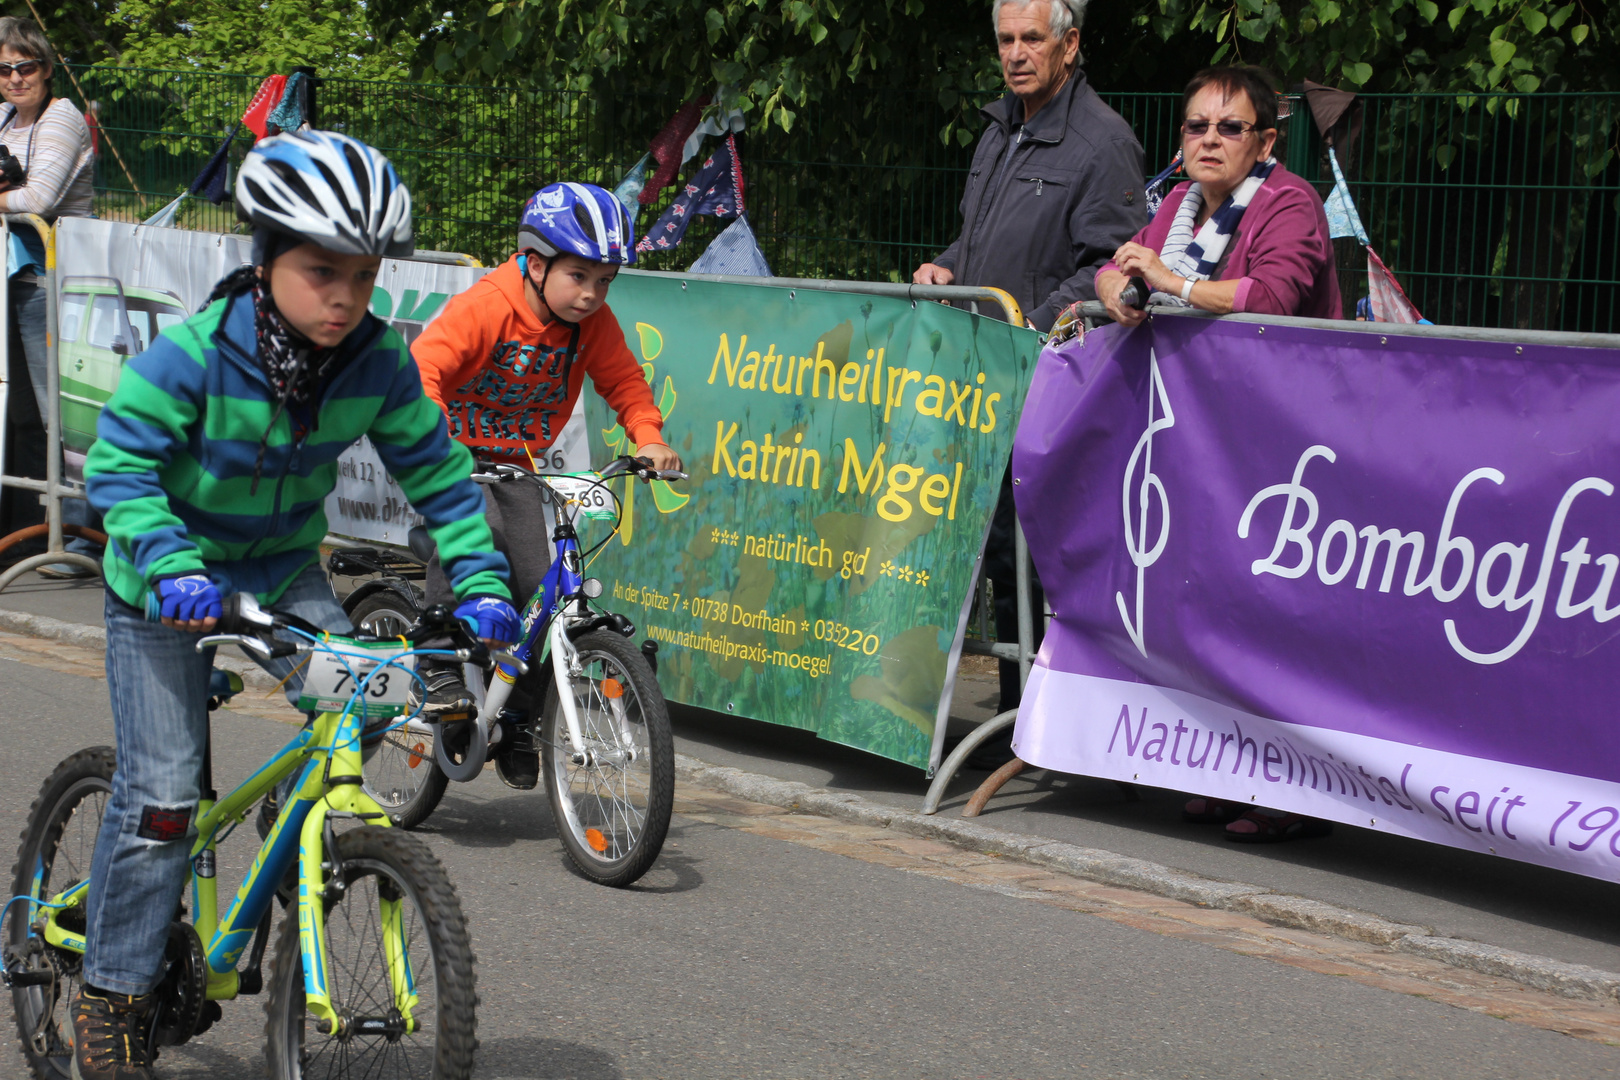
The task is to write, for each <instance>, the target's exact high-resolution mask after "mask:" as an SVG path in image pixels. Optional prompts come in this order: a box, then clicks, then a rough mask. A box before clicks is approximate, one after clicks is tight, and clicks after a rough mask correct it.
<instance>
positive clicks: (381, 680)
mask: <svg viewBox="0 0 1620 1080" xmlns="http://www.w3.org/2000/svg"><path fill="white" fill-rule="evenodd" d="M330 644H331V645H332V646H333V647H334V648H336V649H338V650H340V651H341V652H342V653H343V654H344V655H342V656H338V655H335V654H333V653H330V652H327V651H325V650H324V649H323V650H319V651H316V652H312V653H310V654H309V666H308V669H307V670H306V672H305V675H304V689H303V693H302V694H301V695H300V696H299V698H298V707H299V708H300V709H302V710H304V711H305V712H342V711H343V710H345V709H347V708H348V707H349V701H350V699H351V698H353V697H354V691H355V683H356V681H359V682H361V683H364V684H365V704H364V706H363V707H362V705H361V703H360V702H359V701H356V702H355V712H356V713H357V714H359V715H362V716H363V717H364V718H365V719H367V720H381V719H386V718H388V717H390V716H398V715H399V714H400V713H402V712H405V711H406V709H407V703H406V696H407V695H408V694H409V693H410V689H411V674H410V669H413V668H415V667H416V658H415V657H407V658H406V659H404V660H401V661H400V662H399V664H398V665H396V666H394V667H390V668H387V669H385V670H383V671H377V670H376V669H377V668H378V667H379V666H381V665H383V664H386V663H387V662H388V661H389V660H391V659H392V658H394V657H395V656H398V655H399V654H400V653H402V652H406V651H408V650H409V649H410V646H408V645H405V644H404V643H402V642H398V641H380V642H359V641H351V640H349V639H348V638H340V637H334V638H331V639H330ZM374 671H375V672H376V674H374V675H373V674H372V672H374ZM368 675H370V676H371V678H370V680H369V681H368V680H367V678H366V676H368Z"/></svg>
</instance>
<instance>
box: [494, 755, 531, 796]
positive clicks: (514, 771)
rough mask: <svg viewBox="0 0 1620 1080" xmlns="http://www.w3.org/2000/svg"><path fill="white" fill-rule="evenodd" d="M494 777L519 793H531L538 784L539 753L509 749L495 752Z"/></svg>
mask: <svg viewBox="0 0 1620 1080" xmlns="http://www.w3.org/2000/svg"><path fill="white" fill-rule="evenodd" d="M495 775H496V776H498V777H500V778H501V783H503V784H505V785H506V786H507V787H511V788H517V789H518V790H519V791H532V790H533V789H534V786H535V785H536V784H538V783H539V782H540V753H539V751H537V750H521V749H519V748H518V747H515V746H513V747H509V748H505V749H501V750H496V751H495Z"/></svg>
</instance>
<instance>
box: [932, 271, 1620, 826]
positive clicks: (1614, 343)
mask: <svg viewBox="0 0 1620 1080" xmlns="http://www.w3.org/2000/svg"><path fill="white" fill-rule="evenodd" d="M1148 312H1149V314H1151V315H1165V316H1169V317H1172V318H1189V319H1222V320H1225V321H1228V322H1241V323H1260V324H1264V325H1267V326H1298V327H1305V328H1310V329H1316V330H1338V331H1350V332H1353V333H1363V334H1377V335H1378V336H1379V337H1381V338H1385V339H1387V338H1391V337H1416V338H1425V337H1428V338H1437V339H1441V340H1446V341H1496V342H1505V343H1508V344H1521V345H1562V346H1567V347H1574V348H1588V349H1610V350H1620V334H1592V333H1580V332H1570V331H1561V330H1497V329H1491V328H1488V327H1478V326H1425V325H1417V324H1412V323H1387V322H1361V321H1356V320H1349V319H1305V318H1295V317H1290V316H1281V315H1252V314H1243V313H1232V314H1228V315H1216V314H1214V313H1213V312H1208V311H1199V310H1197V309H1196V308H1184V307H1173V306H1165V307H1161V306H1159V305H1149V307H1148ZM1080 315H1081V318H1082V326H1083V328H1084V329H1085V330H1088V331H1089V330H1092V329H1095V328H1096V327H1097V326H1099V325H1101V324H1103V323H1109V322H1112V321H1113V316H1111V315H1110V314H1108V308H1107V307H1106V306H1105V305H1104V304H1102V303H1101V302H1100V301H1096V300H1090V301H1087V302H1086V303H1084V304H1082V305H1081V308H1080ZM1028 570H1029V551H1028V548H1027V547H1026V546H1025V543H1024V530H1023V526H1022V524H1020V525H1019V528H1018V605H1019V606H1018V631H1019V641H1020V643H1022V642H1026V641H1028V640H1029V628H1030V625H1031V624H1030V622H1029V621H1028V620H1029V617H1030V602H1029V588H1028ZM981 587H982V586H981ZM1043 617H1049V613H1045V612H1043ZM981 618H982V617H981ZM963 651H964V652H967V651H970V650H969V648H968V646H967V645H966V644H964V645H963ZM971 651H974V652H980V651H989V652H991V653H992V654H993V655H997V656H1003V655H1004V656H1008V657H1009V658H1010V657H1012V656H1013V655H1014V653H1015V652H1016V653H1017V659H1018V660H1019V663H1020V667H1021V672H1020V674H1021V676H1022V679H1024V680H1027V679H1028V677H1029V664H1028V659H1027V658H1028V657H1030V656H1032V655H1033V654H1031V653H1030V652H1029V651H1028V650H1026V649H1023V648H1021V647H1020V648H1018V649H1013V648H1012V647H1011V646H1001V645H992V646H990V647H989V649H988V650H986V649H983V648H974V649H972V650H971ZM1017 719H1018V711H1017V710H1016V709H1014V710H1012V711H1010V712H1004V713H1001V714H999V715H997V716H995V717H994V718H992V719H990V720H987V721H986V722H985V723H983V724H981V725H980V726H979V727H978V728H976V729H974V731H973V733H972V734H970V735H969V736H968V737H967V738H966V739H964V740H963V741H962V743H961V744H960V745H959V746H958V747H957V748H956V749H955V750H954V751H953V752H952V753H951V756H950V757H948V758H946V759H945V762H944V764H942V765H941V766H940V768H939V771H938V772H937V773H936V774H935V776H934V781H933V784H932V785H931V786H930V787H929V789H928V796H927V798H925V799H924V800H923V813H925V814H932V813H935V812H937V811H938V810H939V804H940V801H941V800H942V799H943V798H944V797H945V790H946V788H947V787H948V786H949V785H950V782H951V780H952V778H953V777H954V776H955V775H956V772H957V770H958V769H959V768H960V767H961V764H962V762H963V761H965V760H966V759H967V757H968V755H969V754H971V753H972V752H973V750H974V749H975V748H977V747H978V746H979V745H980V744H981V743H983V742H984V741H985V740H986V739H988V738H990V737H991V736H992V735H994V734H996V733H997V732H999V731H1002V730H1005V729H1006V728H1008V727H1010V726H1011V725H1012V724H1013V723H1014V722H1015V721H1016V720H1017ZM1024 764H1025V763H1024V762H1023V761H1021V760H1019V759H1018V758H1014V759H1013V760H1012V761H1011V762H1009V763H1008V764H1007V765H1005V766H1003V767H1002V768H1000V769H998V770H996V772H994V773H992V774H991V775H990V776H989V777H988V778H987V779H986V780H985V781H984V783H982V784H981V785H980V786H979V788H978V790H977V791H976V792H974V794H973V797H972V798H971V799H970V800H969V801H968V804H967V806H966V807H964V808H963V811H962V816H963V817H976V816H977V815H978V813H979V811H980V810H981V809H982V808H983V807H984V805H985V803H986V802H988V801H989V800H990V798H991V797H992V796H993V795H995V793H996V792H997V791H998V790H999V789H1000V788H1001V786H1002V785H1003V784H1005V783H1006V782H1007V781H1008V780H1010V779H1011V778H1012V777H1014V776H1016V775H1017V774H1018V773H1019V772H1020V771H1021V770H1022V769H1023V768H1024ZM1124 786H1126V787H1129V785H1124Z"/></svg>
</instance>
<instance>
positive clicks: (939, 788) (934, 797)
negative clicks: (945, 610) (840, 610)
mask: <svg viewBox="0 0 1620 1080" xmlns="http://www.w3.org/2000/svg"><path fill="white" fill-rule="evenodd" d="M620 272H621V273H626V274H648V275H656V276H658V277H669V278H679V279H680V280H682V281H716V282H721V283H724V284H728V285H771V286H774V287H776V288H779V289H816V290H819V291H822V292H843V293H861V294H865V295H870V296H888V297H894V298H897V299H901V300H910V301H911V302H912V304H913V305H915V304H916V303H917V302H918V301H920V300H938V301H943V302H945V303H954V304H960V305H962V306H964V307H966V308H967V309H968V310H969V311H971V312H973V313H974V314H980V311H979V308H980V305H985V306H987V307H989V306H994V307H995V308H997V309H999V314H1000V317H1001V318H1002V319H1003V320H1005V321H1006V322H1010V323H1012V324H1013V325H1014V326H1023V325H1024V312H1023V310H1022V309H1021V308H1020V307H1019V306H1018V301H1017V300H1014V299H1013V297H1012V294H1010V293H1008V292H1006V291H1004V290H1002V289H993V288H988V287H984V288H980V287H973V286H966V285H907V284H904V283H901V282H888V281H824V280H820V279H815V278H779V277H746V276H737V275H732V274H683V273H679V272H669V271H656V270H623V271H620ZM1013 542H1014V560H1015V562H1014V565H1015V567H1016V572H1017V589H1018V595H1017V601H1018V640H1017V641H1016V642H1007V641H994V642H993V641H991V640H990V639H989V633H988V627H987V625H986V621H987V620H986V610H987V608H988V599H987V598H988V596H989V591H988V590H987V589H986V585H987V584H988V583H989V579H988V578H986V577H985V574H984V554H983V551H982V550H981V552H980V555H979V564H978V567H977V569H978V573H977V574H976V575H975V577H976V578H977V580H978V593H977V599H976V600H975V604H976V607H977V611H978V619H977V622H978V627H979V633H978V636H977V637H964V639H963V641H962V652H964V653H969V654H973V655H977V656H993V657H995V658H997V659H998V660H1012V661H1014V662H1016V663H1017V664H1018V682H1019V685H1020V686H1022V685H1023V684H1024V683H1025V682H1026V681H1028V679H1029V669H1030V665H1031V664H1032V663H1033V662H1034V659H1035V650H1034V649H1033V648H1031V646H1030V643H1031V641H1032V639H1033V637H1034V632H1035V618H1036V614H1035V612H1034V611H1033V610H1032V608H1033V605H1032V603H1031V596H1030V594H1031V589H1030V563H1029V546H1028V545H1027V544H1026V543H1025V541H1024V528H1023V526H1022V525H1015V526H1014V541H1013ZM1040 617H1041V618H1045V617H1046V613H1045V612H1044V611H1043V612H1041V613H1040ZM974 621H975V620H974V619H973V617H972V614H971V612H970V614H969V618H968V623H969V625H970V626H971V625H972V623H973V622H974ZM955 674H956V664H954V663H952V664H950V665H949V666H948V667H947V669H946V676H947V678H951V677H954V676H955ZM1016 719H1018V710H1016V709H1011V710H1009V711H1007V712H1004V713H998V714H997V715H996V716H993V717H991V718H990V719H989V720H986V721H985V722H984V723H982V724H980V725H979V726H978V727H976V728H974V729H973V731H971V732H970V733H969V734H968V735H967V736H966V737H964V738H963V740H962V741H961V742H960V743H958V744H957V746H956V748H955V749H953V750H952V751H951V753H950V755H949V756H948V757H946V756H944V750H945V736H946V729H947V728H948V727H949V724H942V723H941V724H935V725H934V744H933V747H932V749H931V752H930V754H929V763H930V765H931V766H933V783H932V784H931V785H930V787H929V789H928V796H927V798H926V799H924V800H923V813H925V814H932V813H934V811H936V810H937V809H939V801H940V799H942V798H943V797H944V795H945V789H946V788H947V787H948V786H949V785H950V782H951V779H952V778H953V777H955V775H956V773H957V771H958V770H959V769H960V768H961V767H962V763H963V762H964V761H966V760H967V759H968V757H969V756H970V755H971V754H972V753H973V752H974V751H975V750H977V749H978V748H979V747H980V746H981V745H983V744H984V743H985V742H986V741H987V740H988V739H990V738H992V737H994V736H995V735H996V734H998V733H999V732H1002V731H1005V730H1006V729H1007V728H1008V727H1010V726H1011V725H1012V723H1013V721H1015V720H1016ZM942 757H943V760H941V758H942Z"/></svg>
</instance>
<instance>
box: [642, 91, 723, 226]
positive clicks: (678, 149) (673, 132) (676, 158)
mask: <svg viewBox="0 0 1620 1080" xmlns="http://www.w3.org/2000/svg"><path fill="white" fill-rule="evenodd" d="M710 100H711V99H710V97H709V95H708V94H704V95H703V96H702V97H700V98H693V99H692V100H691V101H688V102H687V103H686V104H685V105H682V106H681V107H680V108H679V109H677V110H676V111H675V115H674V116H672V117H670V118H669V123H667V124H665V125H664V127H663V130H662V131H660V132H659V133H658V134H657V135H654V136H653V140H652V142H651V143H649V144H648V145H647V149H648V150H649V151H651V153H652V156H653V157H654V158H655V159H657V161H658V171H657V172H655V173H653V175H652V179H650V180H648V181H647V184H646V186H645V187H644V188H643V189H642V191H641V204H642V205H643V206H650V205H651V204H652V203H653V201H654V200H656V199H657V198H658V193H659V192H660V191H663V190H664V189H665V188H667V187H669V185H671V184H673V183H674V182H675V177H676V176H678V175H679V174H680V171H681V165H682V163H684V162H685V161H686V158H685V157H683V156H682V154H683V153H684V151H685V147H686V140H687V139H689V138H691V136H692V133H693V132H694V131H696V130H697V126H698V121H699V120H701V119H702V118H703V110H704V108H706V107H707V106H708V104H709V101H710Z"/></svg>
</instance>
